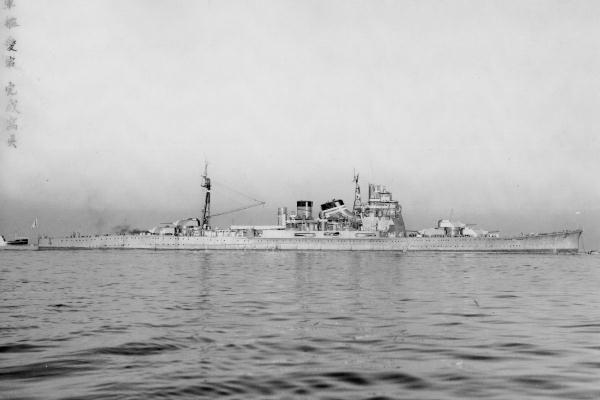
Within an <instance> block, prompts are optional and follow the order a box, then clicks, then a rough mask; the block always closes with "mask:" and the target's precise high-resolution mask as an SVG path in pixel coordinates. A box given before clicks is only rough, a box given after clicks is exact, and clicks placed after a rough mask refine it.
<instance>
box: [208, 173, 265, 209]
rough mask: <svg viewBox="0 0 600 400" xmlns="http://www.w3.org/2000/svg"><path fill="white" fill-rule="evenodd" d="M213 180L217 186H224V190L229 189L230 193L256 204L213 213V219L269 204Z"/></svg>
mask: <svg viewBox="0 0 600 400" xmlns="http://www.w3.org/2000/svg"><path fill="white" fill-rule="evenodd" d="M211 180H212V183H213V184H216V185H217V186H222V187H224V188H226V189H228V190H230V191H232V192H234V193H236V194H238V195H240V196H242V197H245V198H247V199H250V200H252V201H253V202H254V204H250V205H247V206H243V207H238V208H234V209H232V210H227V211H222V212H218V213H211V217H218V216H219V215H225V214H231V213H234V212H238V211H243V210H247V209H249V208H252V207H258V206H261V205H265V204H267V203H266V202H265V201H262V200H258V199H255V198H254V197H251V196H248V195H247V194H245V193H242V192H240V191H239V190H237V189H234V188H232V187H231V186H229V185H226V184H225V183H223V182H219V181H215V180H214V179H211Z"/></svg>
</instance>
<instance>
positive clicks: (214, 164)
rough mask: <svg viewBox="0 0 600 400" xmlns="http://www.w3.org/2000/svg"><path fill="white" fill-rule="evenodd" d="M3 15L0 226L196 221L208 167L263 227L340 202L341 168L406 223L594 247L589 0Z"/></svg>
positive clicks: (93, 2)
mask: <svg viewBox="0 0 600 400" xmlns="http://www.w3.org/2000/svg"><path fill="white" fill-rule="evenodd" d="M15 4H16V7H15V8H14V10H13V12H12V13H13V14H15V15H16V16H17V17H18V22H19V25H20V26H19V27H18V28H15V29H13V30H11V35H13V36H14V37H15V38H16V39H17V42H18V44H17V48H18V55H17V67H16V68H15V69H12V70H8V69H6V68H4V67H3V68H2V81H3V86H5V85H6V83H7V82H8V81H9V80H11V81H13V82H15V84H16V85H17V90H18V100H19V106H20V111H21V114H20V115H19V130H18V133H17V140H18V148H17V149H13V148H9V147H8V146H6V145H5V144H4V145H1V146H0V202H2V212H1V215H0V218H1V219H0V233H4V234H5V235H7V234H11V233H12V231H16V230H22V231H25V230H26V228H27V227H28V226H29V225H30V224H31V220H32V219H33V218H34V217H35V216H36V215H37V216H38V218H39V219H40V220H41V221H44V220H46V221H48V223H47V224H46V230H49V231H50V232H49V233H52V231H53V230H55V231H59V230H61V229H62V228H65V227H64V226H62V227H60V228H61V229H59V227H58V226H56V225H53V224H56V223H57V221H61V219H60V213H62V212H64V215H65V216H66V215H74V214H69V213H70V212H73V211H74V210H80V209H88V210H96V211H98V210H100V211H101V212H102V213H105V214H107V215H109V214H110V213H111V212H112V211H114V212H115V213H117V210H131V214H130V215H131V217H130V219H129V220H128V222H131V223H134V224H141V223H146V221H149V220H151V219H153V218H154V217H152V215H160V218H170V216H171V215H172V214H173V215H172V216H173V218H172V219H173V220H174V219H177V218H178V217H180V215H175V214H176V212H179V211H180V210H181V211H182V212H183V211H185V212H187V213H193V212H196V210H197V213H199V212H200V211H199V209H200V207H201V204H202V201H201V197H202V191H201V188H200V187H199V182H200V175H201V172H202V168H203V163H204V160H205V159H207V160H208V161H209V163H210V165H209V171H210V172H211V174H212V175H213V177H214V179H215V181H217V182H223V183H225V184H227V185H229V186H232V187H235V188H237V189H238V190H240V191H242V192H244V193H247V194H249V195H250V196H252V197H254V198H259V199H261V200H264V201H266V202H267V206H266V207H265V209H263V210H257V211H256V215H261V216H266V217H267V218H271V214H274V212H275V211H274V210H276V207H278V206H282V205H287V206H288V207H291V206H293V205H294V204H295V201H296V200H298V199H310V200H314V201H315V202H316V203H317V204H320V203H321V202H323V201H325V200H328V199H330V198H332V197H338V198H339V197H341V198H343V199H345V200H346V202H347V203H351V201H352V183H351V179H352V172H353V168H355V169H356V170H358V171H359V172H360V174H361V182H362V183H363V185H364V186H363V191H364V192H366V184H367V183H368V182H374V183H384V184H388V185H389V186H390V188H391V190H392V191H393V193H394V196H395V197H396V198H397V199H398V200H400V202H401V204H402V205H403V206H404V213H405V218H406V219H407V220H408V221H411V219H412V221H413V223H414V224H416V223H427V224H428V225H432V224H433V223H434V221H435V220H436V219H437V218H439V217H447V216H448V215H449V214H453V216H456V217H462V218H463V219H464V218H473V217H476V216H477V217H481V218H482V219H483V220H484V221H483V222H486V223H487V225H489V224H491V223H493V221H494V219H496V220H499V222H498V226H500V227H506V226H507V225H506V218H507V217H510V218H511V221H512V222H511V224H510V226H509V228H510V229H513V230H515V231H517V232H518V231H536V230H540V229H553V230H561V229H564V228H565V227H566V226H567V225H568V226H570V227H575V226H581V225H586V226H584V228H586V229H588V230H589V231H590V232H591V236H592V239H591V240H592V241H593V243H599V244H600V240H598V238H597V237H596V236H594V235H597V233H598V228H597V226H598V223H599V222H600V210H599V204H600V181H599V179H598V173H599V171H600V161H598V160H599V159H600V157H599V155H600V139H599V136H600V135H599V131H600V2H598V1H475V0H473V1H445V2H444V1H389V2H387V1H288V2H286V1H204V2H203V1H173V0H169V1H167V0H163V1H155V0H138V1H134V0H128V1H116V0H115V1H108V0H86V1H79V0H51V1H50V0H47V1H41V0H35V1H24V0H21V1H19V0H16V2H15ZM2 13H4V14H6V13H7V10H2ZM2 20H3V21H4V18H2ZM2 35H3V36H2V42H3V43H4V41H5V39H6V36H7V35H8V30H7V29H6V28H5V27H2ZM2 92H3V94H4V90H3V91H2ZM2 102H3V103H2V108H1V109H0V110H1V111H2V112H4V111H5V106H6V96H3V97H2ZM4 114H5V117H6V113H4ZM2 134H3V137H2V141H3V142H5V141H6V133H5V132H4V131H3V133H2ZM215 189H218V186H215ZM215 200H216V201H217V200H218V203H216V204H214V205H213V210H215V211H219V210H225V209H227V208H229V207H236V206H238V205H240V204H244V202H245V200H244V199H243V198H239V197H236V196H235V195H234V194H233V193H231V192H227V191H225V190H222V191H220V192H219V191H217V193H215ZM49 210H52V211H49ZM141 210H147V211H148V212H147V213H146V214H144V217H143V218H142V217H139V216H140V215H141V214H140V212H141ZM100 211H98V212H100ZM577 212H578V213H579V214H576V213H577ZM33 214H36V215H33ZM38 214H39V215H38ZM92 214H93V213H92ZM441 214H444V215H441ZM115 215H116V214H115ZM122 215H123V214H119V218H122ZM136 215H137V216H138V217H136ZM550 215H551V216H552V218H549V217H548V216H550ZM185 216H187V215H185ZM488 217H489V218H488ZM81 218H82V219H85V218H88V219H90V218H92V217H89V216H85V217H84V216H82V217H81ZM115 218H116V217H115ZM136 218H140V220H136ZM160 218H159V217H156V218H155V219H156V223H158V222H164V221H159V219H160ZM230 218H234V217H233V216H232V217H230ZM242 218H247V215H246V216H242ZM273 218H274V217H273ZM113 219H114V218H113ZM141 219H143V221H142V220H141ZM234 219H235V218H234ZM50 221H52V223H50ZM117 222H118V221H117ZM226 222H227V223H229V222H231V221H230V219H227V221H226ZM255 222H263V223H271V222H273V221H271V220H269V221H255ZM468 222H479V221H468ZM519 222H522V223H525V222H527V223H528V224H529V225H532V226H523V227H520V226H519ZM62 223H64V224H67V225H68V224H73V219H72V217H71V219H70V218H67V217H65V218H64V219H63V220H62ZM503 223H504V225H503ZM1 224H4V226H6V227H8V228H7V229H4V230H3V228H2V225H1ZM40 224H42V222H40ZM109 225H110V224H109ZM481 227H482V228H486V227H487V228H490V229H491V228H494V227H490V226H481ZM77 228H78V226H77V227H76V226H74V227H73V228H72V229H71V228H70V227H68V226H67V227H66V229H67V230H68V231H69V230H75V229H77ZM109 228H110V226H107V229H109ZM411 228H422V226H411ZM599 237H600V236H599ZM596 247H598V246H596Z"/></svg>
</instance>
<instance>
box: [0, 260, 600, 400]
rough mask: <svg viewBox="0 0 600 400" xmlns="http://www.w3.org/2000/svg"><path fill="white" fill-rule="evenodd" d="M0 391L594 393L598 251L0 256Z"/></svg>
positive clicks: (90, 394) (430, 395)
mask: <svg viewBox="0 0 600 400" xmlns="http://www.w3.org/2000/svg"><path fill="white" fill-rule="evenodd" d="M0 271H1V275H0V293H1V296H2V301H1V303H0V397H2V398H7V399H8V398H28V399H29V398H32V399H53V398H55V399H58V398H60V399H65V398H73V399H85V398H89V399H96V398H111V399H112V398H121V399H129V398H143V399H168V398H173V399H177V398H202V397H204V398H238V399H247V398H277V399H279V398H307V399H308V398H310V399H312V398H323V399H325V398H340V399H367V398H371V399H375V398H378V399H383V398H416V399H439V398H447V399H463V398H477V399H484V398H486V399H487V398H498V399H505V398H553V397H554V398H573V399H598V398H600V257H598V256H587V255H571V256H567V255H547V256H546V255H506V254H503V255H495V254H424V253H412V254H411V253H408V254H401V253H375V252H364V253H362V252H336V253H333V252H250V251H249V252H242V251H239V252H219V251H214V252H202V251H199V252H193V251H190V252H187V251H165V252H155V251H118V250H116V251H112V250H111V251H47V252H43V251H40V252H9V251H3V252H0Z"/></svg>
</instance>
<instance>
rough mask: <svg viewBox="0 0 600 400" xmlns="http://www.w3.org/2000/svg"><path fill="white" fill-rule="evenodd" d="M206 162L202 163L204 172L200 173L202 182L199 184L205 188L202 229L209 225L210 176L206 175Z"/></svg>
mask: <svg viewBox="0 0 600 400" xmlns="http://www.w3.org/2000/svg"><path fill="white" fill-rule="evenodd" d="M207 171H208V163H207V162H205V163H204V174H202V183H201V184H200V186H202V187H203V188H206V196H205V198H204V211H203V213H202V230H205V229H208V228H209V227H210V178H209V177H208V172H207Z"/></svg>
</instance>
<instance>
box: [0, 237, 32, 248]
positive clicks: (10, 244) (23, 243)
mask: <svg viewBox="0 0 600 400" xmlns="http://www.w3.org/2000/svg"><path fill="white" fill-rule="evenodd" d="M0 250H37V246H36V245H33V244H29V238H27V237H24V236H19V237H15V238H14V239H12V240H6V239H5V238H4V236H2V235H0Z"/></svg>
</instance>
